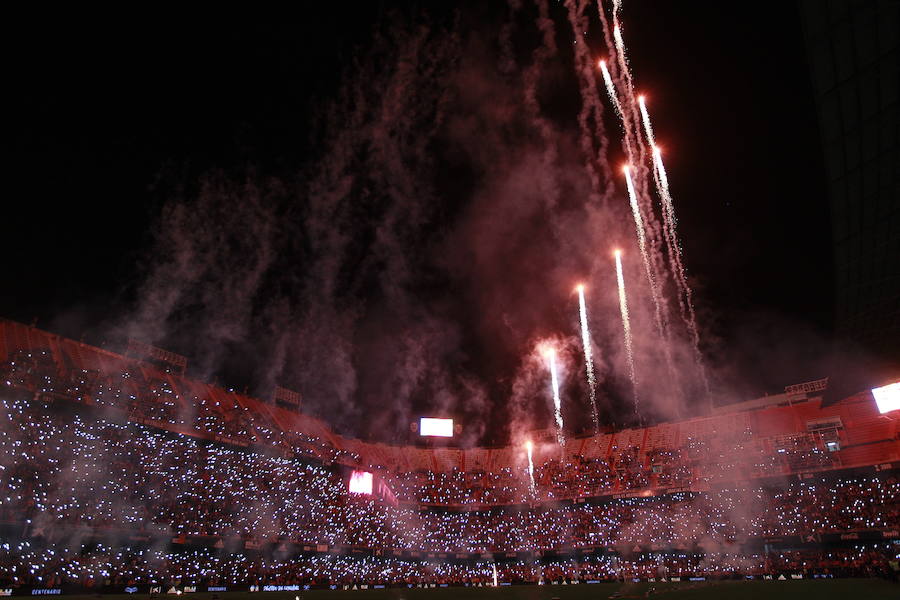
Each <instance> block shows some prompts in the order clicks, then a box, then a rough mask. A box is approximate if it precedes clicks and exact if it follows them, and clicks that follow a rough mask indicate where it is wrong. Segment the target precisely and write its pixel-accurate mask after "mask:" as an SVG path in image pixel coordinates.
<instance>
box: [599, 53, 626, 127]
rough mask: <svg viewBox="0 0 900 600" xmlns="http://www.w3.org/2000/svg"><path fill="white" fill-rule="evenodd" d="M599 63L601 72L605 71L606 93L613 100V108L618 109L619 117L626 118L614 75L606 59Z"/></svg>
mask: <svg viewBox="0 0 900 600" xmlns="http://www.w3.org/2000/svg"><path fill="white" fill-rule="evenodd" d="M597 64H598V65H600V72H601V73H603V83H605V84H606V93H607V94H608V95H609V101H610V102H612V105H613V108H615V109H616V114H617V115H619V119H620V120H624V117H623V115H622V105H621V104H619V97H618V95H617V94H616V86H615V85H613V80H612V76H610V74H609V69H608V68H607V67H606V61H605V60H601V61H600V62H598V63H597Z"/></svg>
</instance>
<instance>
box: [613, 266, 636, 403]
mask: <svg viewBox="0 0 900 600" xmlns="http://www.w3.org/2000/svg"><path fill="white" fill-rule="evenodd" d="M615 255H616V281H617V282H618V283H619V310H620V312H621V313H622V331H623V332H624V336H625V355H626V357H627V359H628V374H629V376H630V377H631V385H632V387H633V388H634V410H635V412H637V400H638V394H637V373H636V372H635V370H634V349H633V347H632V344H631V319H630V318H629V316H628V296H627V295H626V293H625V276H624V275H623V274H622V251H621V250H616V251H615Z"/></svg>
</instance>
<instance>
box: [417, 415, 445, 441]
mask: <svg viewBox="0 0 900 600" xmlns="http://www.w3.org/2000/svg"><path fill="white" fill-rule="evenodd" d="M419 435H427V436H434V437H453V419H432V418H429V417H422V418H421V419H419Z"/></svg>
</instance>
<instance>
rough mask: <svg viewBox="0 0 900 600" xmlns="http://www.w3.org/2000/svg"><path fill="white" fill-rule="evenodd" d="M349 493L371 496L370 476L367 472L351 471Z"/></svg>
mask: <svg viewBox="0 0 900 600" xmlns="http://www.w3.org/2000/svg"><path fill="white" fill-rule="evenodd" d="M350 493H352V494H367V495H369V496H371V495H372V474H371V473H369V472H368V471H353V473H352V474H351V475H350Z"/></svg>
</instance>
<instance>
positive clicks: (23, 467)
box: [0, 398, 900, 553]
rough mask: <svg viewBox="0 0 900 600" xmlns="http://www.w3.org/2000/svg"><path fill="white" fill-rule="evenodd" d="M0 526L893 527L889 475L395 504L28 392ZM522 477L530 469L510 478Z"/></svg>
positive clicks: (258, 455) (607, 537)
mask: <svg viewBox="0 0 900 600" xmlns="http://www.w3.org/2000/svg"><path fill="white" fill-rule="evenodd" d="M0 419H2V421H3V427H2V430H0V521H2V522H6V523H22V524H24V526H25V527H26V531H27V533H28V534H29V535H31V536H34V537H46V538H52V537H53V536H67V535H70V534H71V531H72V530H78V529H79V528H85V527H87V528H93V529H110V530H118V531H134V532H139V533H141V534H148V535H157V534H159V535H162V534H165V535H175V536H179V535H182V536H210V537H222V538H241V539H243V540H256V541H269V540H290V541H293V542H297V543H301V544H316V545H319V544H326V545H329V546H348V547H359V548H368V549H408V550H418V551H423V552H468V553H479V552H502V551H532V550H546V549H554V548H569V547H628V548H631V547H633V546H635V545H639V546H641V547H648V548H657V549H660V548H686V549H689V548H694V547H697V546H703V545H706V544H710V543H714V544H734V543H740V542H741V540H743V539H746V538H748V537H766V536H776V535H803V534H808V533H827V532H843V531H848V530H858V529H881V528H892V527H898V526H900V482H898V480H897V479H896V478H894V477H875V476H866V477H857V478H852V479H837V480H832V481H825V480H805V481H794V482H791V483H789V484H784V485H780V486H776V487H760V486H753V485H747V484H744V485H731V486H728V487H723V488H719V489H715V490H714V491H710V492H709V493H696V492H687V491H684V492H678V493H671V494H665V495H660V496H650V497H642V496H638V497H628V498H617V499H607V500H606V501H597V502H584V503H569V502H565V503H558V502H557V503H535V504H531V505H528V504H518V505H514V506H509V507H495V508H492V509H487V510H462V511H461V510H447V509H435V508H425V507H420V506H417V505H399V506H392V505H390V504H388V503H385V502H382V501H380V500H379V499H376V498H374V497H372V496H366V495H357V494H350V493H349V492H348V491H347V486H346V482H345V480H344V479H343V477H342V474H341V471H340V470H339V469H336V468H334V467H330V466H325V465H322V464H317V463H313V462H310V461H306V460H302V459H298V458H296V457H285V456H282V455H281V454H280V453H277V452H271V453H266V452H263V451H261V450H259V449H248V448H243V447H234V446H230V445H227V444H222V443H218V442H213V441H209V440H202V439H195V438H192V437H190V436H186V435H183V434H174V433H171V432H164V431H160V430H157V429H154V428H151V427H148V426H146V425H142V424H135V423H130V422H127V421H125V422H115V421H113V420H110V419H108V418H104V417H102V416H100V415H97V414H94V413H89V412H85V411H84V410H83V409H78V407H77V405H76V406H75V410H73V406H72V405H60V406H53V405H50V404H44V403H38V402H35V401H34V400H25V399H21V398H20V399H17V400H9V399H4V400H2V402H0ZM519 476H520V477H525V476H526V475H524V474H520V475H519Z"/></svg>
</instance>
